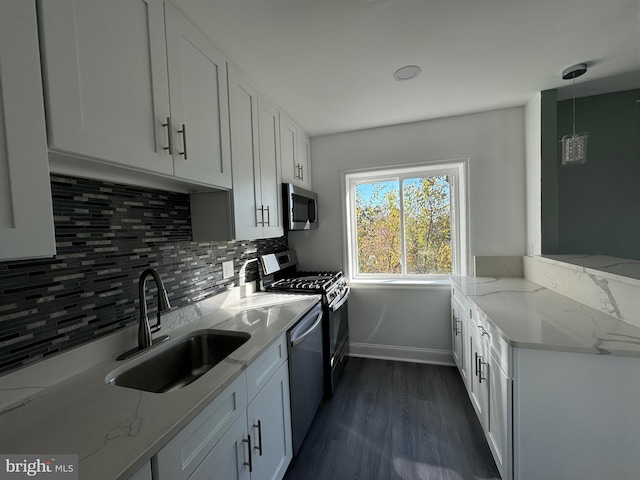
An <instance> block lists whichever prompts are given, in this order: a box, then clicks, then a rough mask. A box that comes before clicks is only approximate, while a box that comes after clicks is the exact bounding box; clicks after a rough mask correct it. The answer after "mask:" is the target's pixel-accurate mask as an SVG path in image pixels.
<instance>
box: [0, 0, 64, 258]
mask: <svg viewBox="0 0 640 480" xmlns="http://www.w3.org/2000/svg"><path fill="white" fill-rule="evenodd" d="M38 58H39V53H38V32H37V29H36V11H35V4H34V3H33V2H25V1H24V0H7V1H3V2H2V3H0V259H2V260H9V259H18V258H29V257H44V256H52V255H55V253H56V247H55V238H54V230H53V212H52V207H51V184H50V180H49V164H48V159H47V146H46V133H45V123H44V108H43V105H42V84H41V78H42V77H41V73H40V63H39V62H38Z"/></svg>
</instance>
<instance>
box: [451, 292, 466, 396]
mask: <svg viewBox="0 0 640 480" xmlns="http://www.w3.org/2000/svg"><path fill="white" fill-rule="evenodd" d="M463 319H464V316H463V313H462V308H461V307H460V304H459V303H458V302H457V301H455V300H453V299H452V301H451V344H452V349H453V352H452V353H453V360H454V362H455V364H456V366H457V367H458V370H459V371H460V376H461V377H462V380H463V381H464V383H465V385H466V383H467V370H466V368H465V355H464V337H465V335H466V333H467V332H466V330H467V328H466V327H467V326H466V322H463Z"/></svg>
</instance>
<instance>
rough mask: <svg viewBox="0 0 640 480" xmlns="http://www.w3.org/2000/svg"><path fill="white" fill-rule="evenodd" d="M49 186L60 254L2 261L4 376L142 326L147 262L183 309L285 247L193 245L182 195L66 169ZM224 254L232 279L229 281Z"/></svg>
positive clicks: (271, 242)
mask: <svg viewBox="0 0 640 480" xmlns="http://www.w3.org/2000/svg"><path fill="white" fill-rule="evenodd" d="M51 186H52V196H53V210H54V221H55V230H56V245H57V252H58V253H57V255H56V256H54V257H53V258H47V259H38V260H20V261H10V262H0V372H7V371H9V370H13V369H15V368H18V367H20V366H23V365H25V364H29V363H32V362H35V361H38V360H41V359H43V358H46V357H48V356H50V355H52V354H55V353H58V352H61V351H64V350H67V349H70V348H73V347H75V346H79V345H82V344H85V343H88V342H90V341H91V340H94V339H97V338H99V337H102V336H105V335H108V334H110V333H112V332H114V331H116V330H119V329H122V328H124V327H126V326H128V325H131V324H134V323H136V322H138V318H139V305H138V303H139V302H138V277H139V275H140V273H141V272H142V270H144V269H145V268H147V267H153V268H156V269H157V270H158V272H159V273H160V275H161V277H162V279H163V281H164V284H165V286H166V288H167V292H168V296H169V301H170V302H171V305H172V307H178V306H183V305H186V304H188V303H191V302H196V301H198V300H202V299H204V298H207V297H210V296H212V295H215V294H217V293H220V292H222V291H224V290H226V289H227V288H229V287H230V286H233V285H238V283H239V282H241V281H246V282H251V281H254V280H257V279H258V277H259V273H258V265H257V262H255V259H256V258H257V257H258V256H259V255H262V254H265V253H270V252H276V251H281V250H286V249H287V239H286V237H281V238H275V239H263V240H255V241H232V242H192V241H191V219H190V209H189V195H187V194H184V193H173V192H166V191H161V190H154V189H148V188H138V187H130V186H125V185H119V184H114V183H108V182H101V181H96V180H87V179H81V178H75V177H67V176H61V175H54V176H52V177H51ZM227 260H233V262H234V276H233V277H232V278H229V279H223V278H222V262H223V261H227ZM243 266H246V268H245V269H243V273H244V277H243V278H239V272H240V270H241V268H242V267H243ZM152 287H153V282H151V281H149V282H148V286H147V288H148V289H149V292H152V291H153V289H152ZM149 297H150V302H149V307H150V309H151V311H150V315H149V318H150V320H151V321H152V322H154V321H155V316H154V311H153V308H154V303H155V301H156V297H155V295H153V294H152V293H149Z"/></svg>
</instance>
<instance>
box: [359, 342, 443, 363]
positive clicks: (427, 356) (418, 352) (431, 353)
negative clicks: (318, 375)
mask: <svg viewBox="0 0 640 480" xmlns="http://www.w3.org/2000/svg"><path fill="white" fill-rule="evenodd" d="M349 355H350V356H352V357H363V358H375V359H378V360H396V361H399V362H413V363H431V364H434V365H450V366H454V365H455V364H454V362H453V356H452V354H451V351H450V350H436V349H432V348H415V347H397V346H393V345H376V344H373V343H353V342H350V343H349Z"/></svg>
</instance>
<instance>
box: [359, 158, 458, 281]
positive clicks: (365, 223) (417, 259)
mask: <svg viewBox="0 0 640 480" xmlns="http://www.w3.org/2000/svg"><path fill="white" fill-rule="evenodd" d="M461 168H462V166H460V167H459V169H461ZM457 172H458V170H456V169H453V170H452V169H451V168H442V167H441V166H440V167H439V168H424V167H423V169H422V170H421V171H416V169H415V168H411V169H406V170H405V171H403V170H400V169H398V170H389V171H386V172H385V171H379V172H367V173H361V174H351V175H347V186H348V188H349V192H350V202H349V204H350V212H349V213H350V218H351V222H350V235H349V238H350V253H351V256H352V262H351V264H352V269H353V270H354V271H353V272H352V276H353V277H359V276H360V277H363V278H380V277H415V276H438V275H451V274H454V273H456V268H455V267H456V261H457V258H456V255H458V256H459V255H460V254H459V253H457V252H456V250H458V246H459V242H456V230H458V228H457V224H458V222H457V220H458V219H459V218H460V213H459V212H456V211H455V207H456V206H458V205H459V203H460V202H459V200H457V199H456V193H457V192H458V191H459V188H458V186H457V185H458V175H457Z"/></svg>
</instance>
